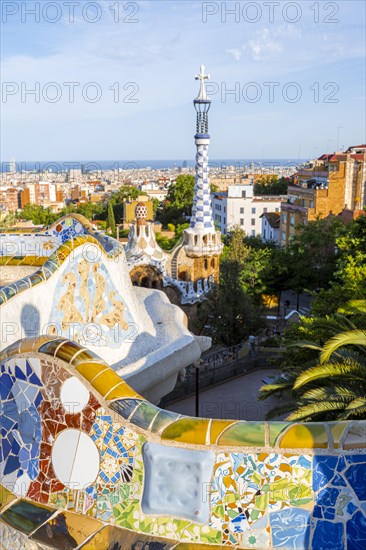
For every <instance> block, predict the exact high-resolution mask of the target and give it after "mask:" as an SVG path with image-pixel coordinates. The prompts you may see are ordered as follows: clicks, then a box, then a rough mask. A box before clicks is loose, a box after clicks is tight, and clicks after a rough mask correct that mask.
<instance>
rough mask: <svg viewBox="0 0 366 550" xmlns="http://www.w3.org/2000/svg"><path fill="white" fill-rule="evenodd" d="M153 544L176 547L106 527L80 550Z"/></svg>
mask: <svg viewBox="0 0 366 550" xmlns="http://www.w3.org/2000/svg"><path fill="white" fill-rule="evenodd" d="M154 543H155V544H156V547H158V548H164V550H173V548H176V547H177V546H176V545H177V541H174V540H170V539H162V538H160V537H158V536H156V535H146V534H142V533H139V532H135V531H129V530H127V529H123V528H120V527H117V526H112V525H107V526H106V527H104V529H102V530H101V531H99V532H98V533H97V534H96V535H94V536H93V537H91V538H90V539H89V540H88V541H87V542H86V543H85V544H84V545H82V546H81V547H80V548H82V550H102V549H104V548H116V549H117V548H120V549H121V550H129V549H130V548H134V549H136V550H145V549H148V548H153V547H154V546H155V544H154ZM215 548H217V546H215ZM195 550H199V545H195ZM211 550H212V547H211Z"/></svg>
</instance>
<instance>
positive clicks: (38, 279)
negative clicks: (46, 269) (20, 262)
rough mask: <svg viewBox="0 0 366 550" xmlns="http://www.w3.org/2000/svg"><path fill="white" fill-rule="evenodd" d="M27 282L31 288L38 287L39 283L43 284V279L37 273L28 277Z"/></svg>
mask: <svg viewBox="0 0 366 550" xmlns="http://www.w3.org/2000/svg"><path fill="white" fill-rule="evenodd" d="M28 280H29V281H30V283H31V285H32V286H36V285H39V283H43V281H44V278H43V277H42V274H41V273H40V272H38V271H36V272H35V273H33V275H30V276H29V277H28Z"/></svg>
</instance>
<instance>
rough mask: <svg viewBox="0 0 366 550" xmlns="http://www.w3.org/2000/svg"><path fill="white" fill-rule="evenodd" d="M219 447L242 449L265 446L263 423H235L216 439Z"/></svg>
mask: <svg viewBox="0 0 366 550" xmlns="http://www.w3.org/2000/svg"><path fill="white" fill-rule="evenodd" d="M217 445H219V446H220V447H222V446H224V445H227V446H228V447H231V446H238V445H240V446H244V447H263V446H264V445H265V423H264V422H245V421H241V422H237V423H236V424H234V425H233V426H230V428H228V429H227V430H225V431H224V433H223V434H222V436H221V437H220V438H219V439H218V441H217Z"/></svg>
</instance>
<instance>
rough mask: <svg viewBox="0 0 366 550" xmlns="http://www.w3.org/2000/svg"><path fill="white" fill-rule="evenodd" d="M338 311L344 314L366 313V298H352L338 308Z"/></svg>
mask: <svg viewBox="0 0 366 550" xmlns="http://www.w3.org/2000/svg"><path fill="white" fill-rule="evenodd" d="M337 312H338V313H343V314H344V315H354V314H363V313H366V300H350V301H349V302H347V303H346V304H345V305H344V306H341V307H340V308H338V309H337Z"/></svg>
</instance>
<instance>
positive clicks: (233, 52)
mask: <svg viewBox="0 0 366 550" xmlns="http://www.w3.org/2000/svg"><path fill="white" fill-rule="evenodd" d="M225 51H226V53H228V54H230V55H231V56H232V57H233V58H234V59H235V61H240V59H241V56H242V54H243V49H242V48H241V49H240V48H232V49H228V50H225Z"/></svg>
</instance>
